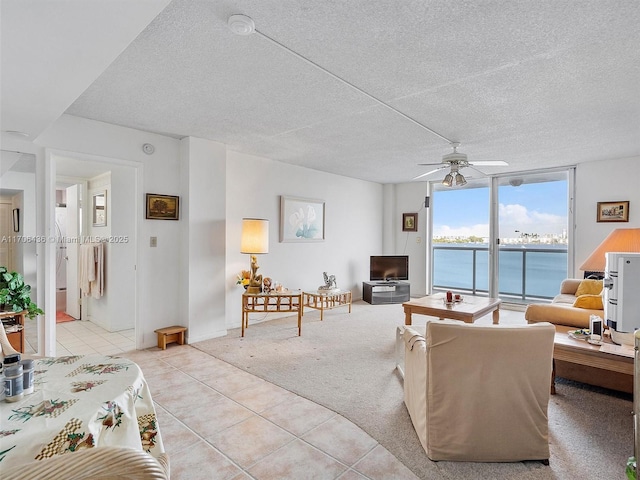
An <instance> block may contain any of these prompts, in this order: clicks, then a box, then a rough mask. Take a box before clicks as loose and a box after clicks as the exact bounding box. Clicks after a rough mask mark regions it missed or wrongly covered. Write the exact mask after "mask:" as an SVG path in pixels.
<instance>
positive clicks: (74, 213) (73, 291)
mask: <svg viewBox="0 0 640 480" xmlns="http://www.w3.org/2000/svg"><path fill="white" fill-rule="evenodd" d="M80 213H81V211H80V186H79V185H72V186H70V187H67V221H66V227H67V234H66V239H67V250H66V253H67V254H66V259H65V261H66V262H67V308H66V311H65V312H66V313H67V315H71V316H72V317H73V318H76V319H78V320H81V318H80V315H81V310H80V286H79V284H78V252H79V248H80V235H81V229H80V218H81V214H80Z"/></svg>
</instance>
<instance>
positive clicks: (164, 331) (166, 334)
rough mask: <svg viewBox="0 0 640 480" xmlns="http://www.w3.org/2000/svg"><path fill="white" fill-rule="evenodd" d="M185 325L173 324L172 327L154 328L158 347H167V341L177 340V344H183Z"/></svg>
mask: <svg viewBox="0 0 640 480" xmlns="http://www.w3.org/2000/svg"><path fill="white" fill-rule="evenodd" d="M186 331H187V327H180V326H178V325H174V326H173V327H165V328H159V329H157V330H154V332H156V333H157V334H158V348H161V349H162V350H166V349H167V343H174V342H177V343H178V345H184V332H186Z"/></svg>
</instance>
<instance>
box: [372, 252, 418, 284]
mask: <svg viewBox="0 0 640 480" xmlns="http://www.w3.org/2000/svg"><path fill="white" fill-rule="evenodd" d="M369 280H370V281H372V282H375V281H385V282H388V281H392V280H409V255H372V256H371V259H370V263H369Z"/></svg>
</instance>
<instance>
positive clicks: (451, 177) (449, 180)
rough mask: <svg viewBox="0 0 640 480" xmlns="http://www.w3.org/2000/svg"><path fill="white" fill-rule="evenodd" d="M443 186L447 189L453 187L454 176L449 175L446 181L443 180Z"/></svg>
mask: <svg viewBox="0 0 640 480" xmlns="http://www.w3.org/2000/svg"><path fill="white" fill-rule="evenodd" d="M442 184H443V185H444V186H445V187H450V186H451V185H453V175H451V174H450V173H447V175H446V177H444V180H442Z"/></svg>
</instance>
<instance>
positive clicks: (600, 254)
mask: <svg viewBox="0 0 640 480" xmlns="http://www.w3.org/2000/svg"><path fill="white" fill-rule="evenodd" d="M607 252H625V253H629V252H640V228H616V229H615V230H614V231H613V232H611V233H610V234H609V235H608V236H607V238H605V239H604V240H603V241H602V243H601V244H600V245H598V247H597V248H596V249H595V250H594V251H593V253H592V254H591V255H589V258H587V259H586V260H585V261H584V263H583V264H582V265H580V270H583V271H585V272H604V267H605V255H604V254H605V253H607Z"/></svg>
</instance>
